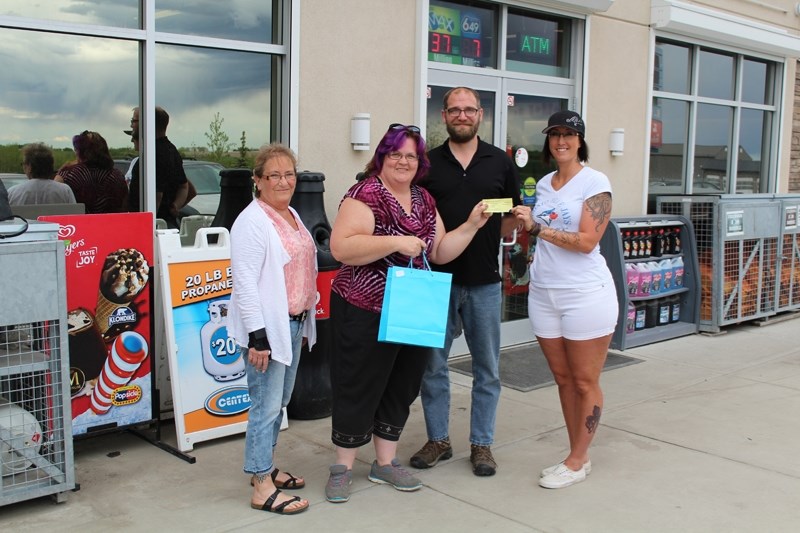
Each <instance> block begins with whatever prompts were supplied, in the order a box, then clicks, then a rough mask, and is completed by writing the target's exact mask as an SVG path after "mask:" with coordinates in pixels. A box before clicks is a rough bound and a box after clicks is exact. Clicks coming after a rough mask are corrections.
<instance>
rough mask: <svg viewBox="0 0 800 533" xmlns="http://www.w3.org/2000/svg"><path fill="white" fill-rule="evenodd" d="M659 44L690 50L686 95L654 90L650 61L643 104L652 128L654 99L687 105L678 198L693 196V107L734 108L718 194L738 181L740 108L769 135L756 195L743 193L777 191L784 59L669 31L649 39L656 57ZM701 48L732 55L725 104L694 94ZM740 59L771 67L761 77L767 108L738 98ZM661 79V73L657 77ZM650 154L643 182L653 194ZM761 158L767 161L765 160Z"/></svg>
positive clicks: (732, 190)
mask: <svg viewBox="0 0 800 533" xmlns="http://www.w3.org/2000/svg"><path fill="white" fill-rule="evenodd" d="M660 43H669V44H672V45H677V46H684V47H688V48H689V50H690V53H689V56H690V57H689V60H690V65H689V67H690V68H689V72H690V75H691V79H690V80H689V93H688V94H682V93H673V92H668V91H663V90H656V89H655V88H654V87H653V85H654V84H653V79H654V77H655V60H653V62H652V65H653V68H652V69H651V73H650V76H651V83H650V98H649V102H648V106H649V108H650V109H649V115H650V123H651V124H652V119H653V116H654V113H653V108H654V102H655V100H656V99H664V100H672V101H679V102H685V103H687V104H688V105H689V112H688V131H687V132H686V137H685V138H684V139H683V142H684V143H685V144H686V153H685V154H684V161H683V163H682V165H681V173H682V174H681V176H680V177H681V184H682V191H681V194H693V193H694V170H695V152H696V150H695V146H696V134H697V116H698V107H699V106H701V105H720V106H727V107H731V108H732V109H733V120H732V124H731V131H730V132H729V135H728V138H729V139H728V143H729V144H728V145H727V148H728V150H727V152H728V154H727V161H726V168H727V175H726V178H725V179H726V183H727V187H726V189H725V190H724V191H721V193H724V194H736V193H737V190H736V185H737V181H738V179H737V178H738V169H739V150H738V147H739V145H740V132H741V115H742V111H743V110H756V111H761V112H764V116H765V117H771V120H770V118H767V119H766V120H768V121H769V122H770V125H769V131H768V136H765V137H764V138H762V140H761V154H760V155H761V157H762V161H761V173H762V174H761V179H760V188H759V190H758V191H747V193H752V192H755V193H775V192H776V191H777V187H778V169H779V166H780V160H779V154H780V147H779V146H778V143H776V142H774V140H775V139H780V127H781V123H782V118H783V117H782V114H783V107H782V106H783V98H784V94H783V90H782V89H783V83H782V80H783V78H784V76H785V70H786V65H785V59H784V58H779V57H773V56H769V55H766V54H759V53H756V52H752V51H748V50H742V49H736V48H734V47H729V46H724V45H720V44H719V43H711V42H707V41H703V40H699V39H689V38H687V37H685V36H679V35H673V34H668V33H662V32H659V33H657V34H655V35H654V38H653V56H654V57H655V54H656V49H657V46H658V45H659V44H660ZM702 50H706V51H708V52H711V53H722V54H725V55H731V56H733V57H734V60H735V62H734V76H735V79H734V95H733V99H732V100H726V99H721V98H713V97H703V96H699V94H698V91H699V74H700V72H699V68H700V52H701V51H702ZM745 60H758V61H763V62H766V63H767V64H768V65H771V67H772V68H770V67H769V66H768V68H767V74H766V76H767V77H766V78H765V82H766V86H767V88H768V90H770V93H771V94H770V96H771V100H772V104H758V103H753V102H747V101H744V100H743V99H742V94H743V84H742V79H743V70H744V61H745ZM662 76H663V74H662ZM651 142H652V138H651V139H648V147H649V148H651V147H650V143H651ZM732 147H737V149H736V150H733V149H731V148H732ZM652 156H653V154H652V151H651V150H648V158H647V169H648V178H647V184H646V185H647V190H648V191H650V194H653V193H652V191H651V190H650V184H651V176H650V171H651V169H652V166H651V160H652ZM764 158H766V159H767V161H764Z"/></svg>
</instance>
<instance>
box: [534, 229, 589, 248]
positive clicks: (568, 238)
mask: <svg viewBox="0 0 800 533" xmlns="http://www.w3.org/2000/svg"><path fill="white" fill-rule="evenodd" d="M541 228H542V229H541V230H539V237H541V238H544V237H545V236H546V237H548V238H547V240H549V241H551V242H552V243H553V244H555V245H556V246H578V244H579V243H580V242H581V235H580V233H573V232H571V231H561V230H558V229H553V228H546V227H544V226H542V227H541Z"/></svg>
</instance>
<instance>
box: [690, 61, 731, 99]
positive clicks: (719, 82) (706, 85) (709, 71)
mask: <svg viewBox="0 0 800 533" xmlns="http://www.w3.org/2000/svg"><path fill="white" fill-rule="evenodd" d="M733 62H734V58H733V56H731V55H728V54H718V53H715V52H710V51H708V50H706V49H701V50H700V69H699V72H700V73H699V74H698V80H697V81H698V84H699V87H698V91H697V92H698V94H699V95H700V96H705V97H708V98H719V99H722V100H731V99H733V89H734V85H733V82H734V75H733Z"/></svg>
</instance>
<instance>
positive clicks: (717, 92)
mask: <svg viewBox="0 0 800 533" xmlns="http://www.w3.org/2000/svg"><path fill="white" fill-rule="evenodd" d="M779 66H780V65H779V64H778V63H774V62H771V61H767V60H763V59H754V58H751V57H745V56H743V55H740V54H736V53H734V52H729V51H723V50H711V49H709V48H707V47H700V46H697V45H691V44H686V43H683V44H677V43H674V42H671V41H664V40H660V39H659V40H657V41H656V52H655V62H654V68H655V71H654V73H653V120H652V123H651V136H650V176H649V181H650V183H649V190H650V194H651V200H652V197H653V196H654V195H658V194H710V193H712V194H722V193H757V192H774V191H773V189H774V188H775V185H774V183H775V181H776V180H775V179H774V177H773V176H774V174H775V172H776V169H777V163H776V162H775V161H773V155H772V154H773V152H772V150H771V149H770V144H771V142H772V139H773V138H774V135H775V132H774V131H773V130H774V129H775V127H776V125H775V117H776V113H777V110H778V108H777V106H776V105H775V101H776V96H775V87H776V85H777V82H778V81H779V76H780V68H779ZM691 72H698V79H697V83H696V84H692V79H691V75H690V74H691ZM695 85H696V88H695ZM688 177H691V178H690V179H689V178H688ZM653 205H654V203H653V202H652V201H651V202H650V207H649V209H652V206H653Z"/></svg>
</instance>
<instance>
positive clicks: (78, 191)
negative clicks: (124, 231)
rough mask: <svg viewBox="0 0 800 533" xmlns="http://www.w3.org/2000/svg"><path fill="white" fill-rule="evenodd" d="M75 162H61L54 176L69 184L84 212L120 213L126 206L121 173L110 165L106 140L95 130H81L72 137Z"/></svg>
mask: <svg viewBox="0 0 800 533" xmlns="http://www.w3.org/2000/svg"><path fill="white" fill-rule="evenodd" d="M72 147H73V148H74V149H75V156H76V157H77V158H78V160H77V162H76V163H72V164H68V165H64V166H63V167H61V169H59V171H58V174H57V175H56V177H55V180H56V181H60V182H63V183H66V184H67V185H69V188H70V189H72V192H73V194H74V195H75V201H76V202H78V203H81V204H84V205H85V206H86V212H87V213H121V212H123V211H125V210H126V209H127V205H128V184H127V183H126V182H125V176H123V175H122V173H121V172H120V171H119V170H117V169H116V168H114V160H113V159H112V158H111V153H110V152H109V151H108V144H106V140H105V139H104V138H103V137H102V136H101V135H100V134H99V133H97V132H95V131H88V130H87V131H84V132H82V133H79V134H78V135H75V136H74V137H73V138H72Z"/></svg>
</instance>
